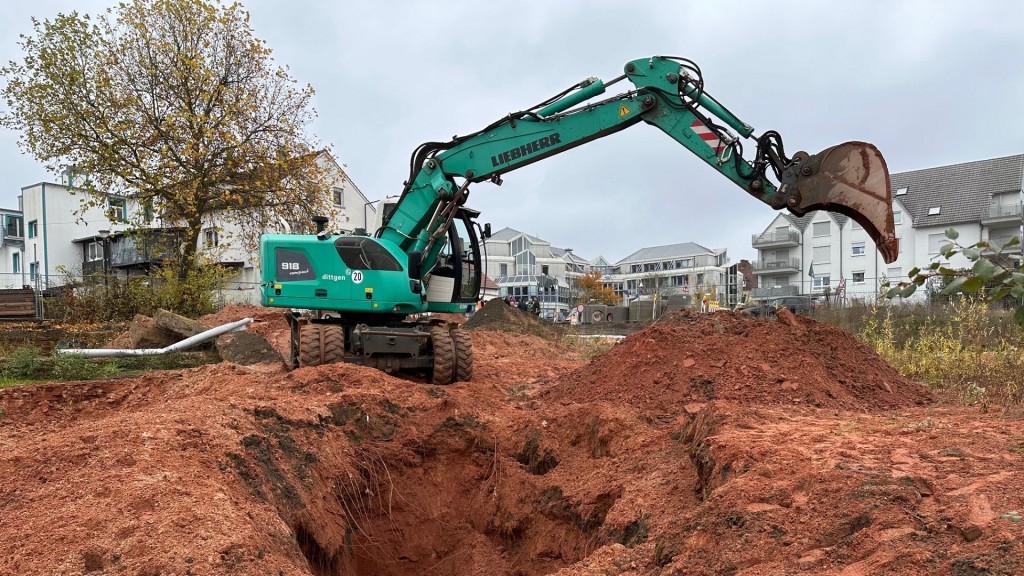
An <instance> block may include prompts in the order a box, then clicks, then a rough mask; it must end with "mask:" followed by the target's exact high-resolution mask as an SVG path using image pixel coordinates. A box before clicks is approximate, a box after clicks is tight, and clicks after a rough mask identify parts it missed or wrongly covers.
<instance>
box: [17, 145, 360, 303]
mask: <svg viewBox="0 0 1024 576" xmlns="http://www.w3.org/2000/svg"><path fill="white" fill-rule="evenodd" d="M321 162H322V163H324V168H325V169H326V170H327V171H328V174H329V175H330V176H329V177H330V179H331V180H330V192H329V193H330V194H331V200H332V203H333V205H334V209H335V215H334V216H335V218H334V219H333V221H332V222H331V224H330V227H331V229H332V230H334V231H338V232H349V233H350V232H353V231H354V230H356V229H359V228H362V229H365V228H367V226H368V225H369V224H372V222H373V220H374V215H375V210H374V208H373V206H372V203H370V202H368V201H367V199H366V197H365V196H364V195H363V193H362V192H361V191H360V190H359V188H358V187H357V186H356V185H355V183H354V182H352V180H351V178H349V176H348V174H346V173H345V171H344V170H343V169H342V167H341V166H340V165H338V163H337V162H336V161H335V160H334V159H333V158H331V157H330V156H328V155H326V154H324V155H322V156H321ZM64 178H65V181H64V182H62V183H59V184H58V183H52V182H40V183H37V184H33V185H31V186H25V187H24V188H22V189H21V196H20V197H19V203H20V210H0V225H3V234H2V235H0V288H4V287H20V286H21V285H22V284H21V282H22V279H20V277H19V276H18V275H19V274H24V275H25V284H30V285H33V286H37V287H39V288H40V289H45V288H49V287H54V286H60V285H62V284H63V283H64V280H65V278H66V276H67V275H68V274H73V275H80V274H90V273H96V272H102V271H103V268H104V266H106V267H107V270H108V271H109V272H112V273H115V274H120V275H135V274H140V273H143V272H144V271H145V270H147V269H148V268H149V267H150V266H152V265H154V264H159V263H160V262H162V261H163V260H164V258H165V257H166V251H167V250H170V249H174V247H176V246H178V245H180V233H181V229H180V227H176V226H175V225H174V223H171V222H166V221H162V220H161V219H160V218H159V217H158V216H156V215H151V216H149V217H148V222H149V224H148V226H149V227H151V229H152V232H150V233H149V234H148V236H147V237H145V238H139V237H135V236H134V235H131V234H127V232H128V231H129V229H130V226H129V222H134V221H138V219H137V218H135V217H136V216H139V215H140V213H139V211H140V210H142V209H143V208H142V207H140V206H139V205H138V203H136V202H134V201H132V200H131V199H126V198H124V197H120V196H114V195H111V196H108V197H107V198H106V199H105V201H104V202H103V203H102V204H103V205H101V206H87V205H86V203H87V202H88V201H89V200H92V197H90V196H89V195H88V193H87V192H86V191H84V190H82V189H80V188H76V187H75V186H74V185H73V184H74V182H73V181H72V180H71V174H70V173H65V175H64ZM142 220H143V221H145V220H147V218H142ZM298 224H299V223H290V225H298ZM302 224H308V223H302ZM284 229H285V225H284V224H282V225H281V226H280V228H278V229H275V230H273V231H275V232H280V231H283V230H284ZM19 234H20V235H19ZM198 245H199V246H198V247H199V249H200V250H201V251H204V252H206V253H208V254H210V255H211V256H216V258H217V260H218V261H219V262H221V263H222V264H225V265H228V266H232V267H237V268H238V275H237V276H236V277H235V279H234V280H233V281H232V282H231V283H230V284H229V286H228V289H227V290H226V291H225V296H226V297H227V298H228V299H229V300H232V301H241V302H250V303H257V302H259V291H258V285H259V278H260V272H259V257H258V255H257V254H255V253H253V252H251V251H250V250H247V249H246V248H245V247H244V246H242V243H241V241H240V229H239V228H238V227H237V226H236V225H234V224H232V223H230V222H228V221H227V219H225V218H222V217H221V215H218V214H211V215H209V216H208V217H207V218H206V220H205V222H204V227H203V230H202V233H201V234H200V236H199V239H198ZM104 248H106V251H105V250H104ZM8 285H10V286H8Z"/></svg>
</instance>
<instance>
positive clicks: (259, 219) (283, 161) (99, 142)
mask: <svg viewBox="0 0 1024 576" xmlns="http://www.w3.org/2000/svg"><path fill="white" fill-rule="evenodd" d="M32 26H33V32H32V33H31V34H27V35H22V36H21V41H20V46H21V47H22V49H23V53H24V54H23V55H24V58H23V60H22V61H20V62H11V63H9V64H8V65H7V66H5V67H3V68H2V69H0V74H2V75H3V76H4V78H5V79H6V84H5V85H4V86H3V88H2V94H3V97H4V98H5V99H6V101H7V105H8V108H9V110H8V111H7V112H5V113H4V114H2V115H0V125H3V126H5V127H7V128H11V129H14V130H16V131H18V132H19V133H20V138H19V144H20V146H21V148H22V149H23V150H24V151H25V152H26V153H28V154H30V155H32V156H34V157H35V158H36V159H37V160H38V161H39V162H41V163H43V164H44V165H46V167H47V168H48V169H49V170H50V171H51V172H53V173H54V174H57V173H60V172H62V171H64V170H65V169H67V168H72V169H73V170H74V172H75V173H76V174H78V175H80V179H79V180H78V181H77V182H76V183H75V184H76V186H80V187H82V188H84V189H85V190H86V191H87V192H88V193H89V198H91V202H90V204H91V205H102V203H103V202H104V201H105V198H106V195H107V194H117V195H122V196H125V197H127V198H129V199H133V200H134V201H136V202H137V205H138V206H140V207H145V209H140V210H136V211H135V212H136V214H134V215H133V221H132V223H133V224H136V225H139V226H143V222H142V219H143V218H145V217H146V216H147V214H146V213H147V212H149V213H150V215H151V214H153V213H155V214H156V215H157V216H159V217H161V218H162V220H163V222H164V224H165V225H175V226H180V227H182V228H183V229H184V231H185V241H184V242H183V244H182V245H181V247H180V252H179V253H180V255H181V258H180V266H181V268H180V273H181V275H182V276H184V275H185V274H186V273H187V271H188V270H189V269H191V268H193V267H194V266H195V265H196V243H197V239H198V238H199V235H200V232H201V230H202V229H203V226H204V221H208V220H209V218H210V217H211V216H212V215H216V216H217V218H218V220H220V221H224V222H232V223H235V224H237V225H238V226H239V227H240V229H241V230H242V238H243V241H244V243H245V244H246V246H247V247H248V248H250V249H251V248H253V247H254V245H255V240H256V239H257V238H258V235H259V233H260V232H261V231H263V230H265V229H266V228H267V227H268V226H269V225H276V224H277V223H278V222H279V221H280V220H281V219H284V220H290V221H298V220H303V221H304V220H306V219H308V217H309V215H310V214H326V215H334V214H333V213H332V208H331V206H330V204H329V198H328V195H327V194H326V189H325V187H324V185H323V182H324V177H325V174H324V170H323V168H322V167H321V166H322V164H321V163H318V161H317V155H318V153H320V152H321V147H320V146H319V145H318V144H317V143H316V142H315V141H314V140H313V139H311V138H310V137H308V136H307V135H306V134H305V133H304V128H305V126H306V125H308V124H309V122H310V121H311V120H312V119H313V118H314V117H315V111H314V110H313V109H312V107H311V105H310V99H311V97H312V95H313V89H312V87H310V86H308V85H306V86H300V85H298V84H297V82H296V81H295V80H293V79H292V78H290V77H289V75H288V73H287V70H286V69H283V68H281V67H279V66H277V65H276V64H275V63H274V61H273V60H272V58H271V50H270V49H269V48H268V47H267V46H266V44H265V43H264V42H263V41H262V40H260V39H258V38H257V37H256V36H255V34H254V32H253V29H252V28H251V27H250V24H249V15H248V13H247V12H246V11H245V10H244V9H243V8H242V7H241V5H239V4H237V3H233V4H230V5H224V4H222V3H220V2H219V1H218V0H130V1H127V2H123V3H120V4H118V5H117V6H116V7H115V8H111V9H108V10H107V11H106V13H105V14H103V15H100V16H98V17H95V18H93V17H90V16H89V15H81V14H79V13H77V12H72V13H71V14H60V15H58V16H57V17H56V18H54V19H53V20H52V21H50V20H44V21H38V20H35V19H33V20H32Z"/></svg>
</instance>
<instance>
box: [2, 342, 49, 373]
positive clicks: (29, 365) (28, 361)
mask: <svg viewBox="0 0 1024 576" xmlns="http://www.w3.org/2000/svg"><path fill="white" fill-rule="evenodd" d="M39 369H40V362H39V348H36V347H35V346H33V345H31V344H25V345H23V346H18V347H17V348H15V349H14V351H13V352H11V355H10V356H9V357H8V358H7V361H6V362H4V364H3V373H4V376H7V377H9V378H17V379H27V378H32V377H33V376H35V375H36V374H38V373H39Z"/></svg>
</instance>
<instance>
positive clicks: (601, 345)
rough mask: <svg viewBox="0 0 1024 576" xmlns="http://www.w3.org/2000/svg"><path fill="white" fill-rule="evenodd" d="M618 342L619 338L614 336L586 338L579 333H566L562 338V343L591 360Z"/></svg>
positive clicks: (585, 358)
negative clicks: (578, 334)
mask: <svg viewBox="0 0 1024 576" xmlns="http://www.w3.org/2000/svg"><path fill="white" fill-rule="evenodd" d="M617 342H618V340H616V339H614V338H601V337H594V338H585V337H582V336H577V335H566V336H563V337H562V340H561V343H562V345H564V346H565V347H567V348H569V349H570V350H572V351H574V352H576V353H577V354H579V355H580V356H581V357H582V358H583V359H584V360H590V359H591V358H593V357H594V356H597V355H599V354H603V353H605V352H607V351H609V350H611V349H612V348H614V347H615V344H616V343H617Z"/></svg>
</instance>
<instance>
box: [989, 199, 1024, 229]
mask: <svg viewBox="0 0 1024 576" xmlns="http://www.w3.org/2000/svg"><path fill="white" fill-rule="evenodd" d="M1021 214H1022V210H1021V205H1020V203H1017V204H997V203H995V202H991V203H989V205H988V207H987V208H986V209H985V210H984V211H982V213H981V222H982V223H983V224H989V223H991V222H1009V223H1014V222H1020V219H1021Z"/></svg>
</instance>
